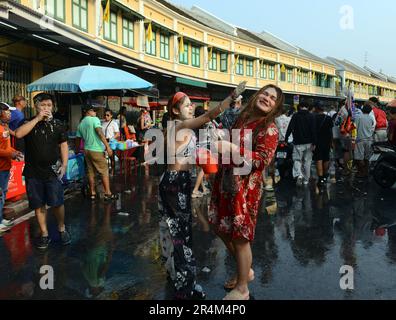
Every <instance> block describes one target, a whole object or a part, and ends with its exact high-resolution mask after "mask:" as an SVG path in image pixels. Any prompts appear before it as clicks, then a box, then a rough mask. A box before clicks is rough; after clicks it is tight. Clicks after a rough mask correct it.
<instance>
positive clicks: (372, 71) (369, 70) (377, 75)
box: [364, 66, 388, 81]
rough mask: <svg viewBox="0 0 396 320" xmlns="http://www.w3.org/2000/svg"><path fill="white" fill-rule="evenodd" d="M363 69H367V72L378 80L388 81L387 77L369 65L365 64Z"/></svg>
mask: <svg viewBox="0 0 396 320" xmlns="http://www.w3.org/2000/svg"><path fill="white" fill-rule="evenodd" d="M364 69H365V70H367V71H368V72H370V74H371V76H372V77H373V78H376V79H378V80H382V81H388V77H387V76H385V75H383V74H380V73H379V72H375V71H374V70H372V69H370V68H369V67H367V66H365V67H364Z"/></svg>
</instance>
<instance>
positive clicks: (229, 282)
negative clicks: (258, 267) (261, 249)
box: [224, 269, 254, 290]
mask: <svg viewBox="0 0 396 320" xmlns="http://www.w3.org/2000/svg"><path fill="white" fill-rule="evenodd" d="M253 280H254V270H253V269H250V271H249V279H248V281H249V282H251V281H253ZM237 282H238V280H237V278H233V279H230V280H227V281H226V282H225V283H224V289H226V290H232V289H234V288H235V286H236V284H237Z"/></svg>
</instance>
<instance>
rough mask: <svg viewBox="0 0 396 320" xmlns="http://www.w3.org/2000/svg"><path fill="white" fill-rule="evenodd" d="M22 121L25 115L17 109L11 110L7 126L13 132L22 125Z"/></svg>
mask: <svg viewBox="0 0 396 320" xmlns="http://www.w3.org/2000/svg"><path fill="white" fill-rule="evenodd" d="M23 120H25V115H24V114H23V112H22V111H20V110H18V109H16V110H12V111H11V120H10V123H9V124H8V127H9V128H10V129H11V130H12V131H15V130H16V129H18V128H19V127H20V126H21V125H22V124H23Z"/></svg>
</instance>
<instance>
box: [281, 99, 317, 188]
mask: <svg viewBox="0 0 396 320" xmlns="http://www.w3.org/2000/svg"><path fill="white" fill-rule="evenodd" d="M290 134H293V144H294V147H293V161H294V163H293V177H294V178H297V186H302V184H304V185H308V182H309V178H310V176H311V163H312V151H313V150H314V149H315V145H316V136H315V117H314V115H313V114H312V113H310V112H309V111H308V103H306V102H304V101H303V102H301V103H300V104H299V105H298V112H297V113H295V114H293V117H292V118H291V120H290V123H289V126H288V127H287V131H286V136H285V141H288V139H289V136H290Z"/></svg>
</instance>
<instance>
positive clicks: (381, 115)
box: [373, 108, 388, 129]
mask: <svg viewBox="0 0 396 320" xmlns="http://www.w3.org/2000/svg"><path fill="white" fill-rule="evenodd" d="M373 112H374V115H375V121H376V122H377V124H376V126H375V129H386V128H387V126H388V121H387V119H386V113H385V112H384V111H382V110H381V109H378V108H373Z"/></svg>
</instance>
